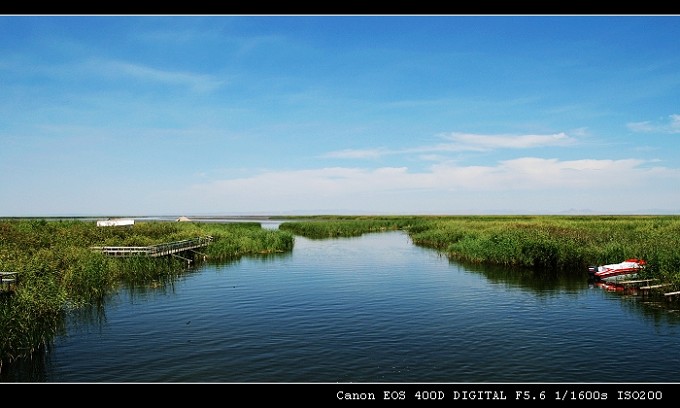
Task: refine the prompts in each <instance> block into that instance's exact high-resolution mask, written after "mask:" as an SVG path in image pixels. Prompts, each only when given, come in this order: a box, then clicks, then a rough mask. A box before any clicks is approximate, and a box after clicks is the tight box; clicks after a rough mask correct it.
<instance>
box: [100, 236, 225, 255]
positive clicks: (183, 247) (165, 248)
mask: <svg viewBox="0 0 680 408" xmlns="http://www.w3.org/2000/svg"><path fill="white" fill-rule="evenodd" d="M210 242H212V237H211V236H206V237H198V238H192V239H185V240H182V241H175V242H167V243H163V244H158V245H151V246H103V247H99V246H95V247H90V249H92V250H93V251H97V252H101V253H103V254H106V255H108V256H114V257H128V256H149V257H153V258H156V257H159V256H166V255H173V254H176V253H179V252H184V251H189V250H192V249H198V248H203V247H206V246H208V245H209V244H210Z"/></svg>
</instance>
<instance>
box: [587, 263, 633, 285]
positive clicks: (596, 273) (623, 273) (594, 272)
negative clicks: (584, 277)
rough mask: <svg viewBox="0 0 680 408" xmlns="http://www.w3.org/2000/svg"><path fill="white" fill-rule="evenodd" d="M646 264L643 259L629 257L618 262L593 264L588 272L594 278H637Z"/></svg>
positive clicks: (617, 280) (606, 280) (616, 279)
mask: <svg viewBox="0 0 680 408" xmlns="http://www.w3.org/2000/svg"><path fill="white" fill-rule="evenodd" d="M644 265H645V262H644V261H642V260H638V259H628V260H626V261H624V262H621V263H618V264H609V265H600V266H591V267H589V268H588V273H589V276H590V277H591V278H592V279H594V280H599V281H603V282H619V281H623V280H630V279H635V278H637V276H638V273H639V272H640V271H641V270H642V268H644Z"/></svg>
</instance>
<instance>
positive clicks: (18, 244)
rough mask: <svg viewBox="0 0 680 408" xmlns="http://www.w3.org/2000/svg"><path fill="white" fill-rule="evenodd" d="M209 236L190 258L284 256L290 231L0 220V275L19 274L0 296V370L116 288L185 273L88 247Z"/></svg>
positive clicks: (173, 264) (171, 264) (165, 262)
mask: <svg viewBox="0 0 680 408" xmlns="http://www.w3.org/2000/svg"><path fill="white" fill-rule="evenodd" d="M203 236H212V237H213V241H212V244H211V245H209V246H208V247H207V248H204V249H205V254H204V256H200V257H198V260H203V258H204V257H205V259H206V260H208V261H210V260H225V259H231V258H235V257H240V256H243V255H248V254H256V253H270V252H283V251H289V250H291V249H292V248H293V243H294V237H293V234H292V233H290V232H286V231H277V230H264V229H262V228H261V226H260V224H259V223H243V224H225V223H173V222H139V223H136V224H134V225H133V226H131V227H97V226H96V223H95V222H85V221H79V220H75V221H71V220H68V221H64V220H62V221H47V220H44V219H22V220H0V271H17V272H19V283H18V285H16V288H15V290H14V292H13V293H2V295H1V296H0V369H2V364H3V362H8V361H9V362H11V361H13V360H16V359H18V358H21V357H27V356H30V355H31V354H32V353H34V352H35V351H36V350H38V349H40V348H42V347H44V346H46V345H48V344H49V342H50V341H51V339H52V338H53V336H54V335H55V334H56V333H58V332H59V331H60V330H61V329H62V327H63V321H64V319H63V317H64V314H65V313H67V312H69V311H70V310H73V309H81V308H83V307H86V306H92V305H99V304H101V302H103V300H104V298H105V297H106V295H107V294H110V293H111V292H112V291H114V290H116V289H117V288H118V287H119V286H120V285H121V284H123V285H126V286H128V287H131V286H137V285H140V284H144V283H146V282H152V281H159V280H160V281H167V280H169V279H173V278H174V277H176V276H177V275H179V274H181V273H183V272H184V271H185V270H186V263H185V262H184V261H182V260H180V259H176V258H173V257H163V258H147V257H141V256H140V257H130V258H110V257H107V256H106V255H104V254H101V253H98V252H95V251H92V250H91V249H90V247H92V246H150V245H156V244H161V243H166V242H173V241H180V240H184V239H191V238H196V237H203Z"/></svg>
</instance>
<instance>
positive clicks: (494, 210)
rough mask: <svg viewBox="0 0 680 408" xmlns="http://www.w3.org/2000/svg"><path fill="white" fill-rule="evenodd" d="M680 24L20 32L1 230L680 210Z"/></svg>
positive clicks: (565, 19)
mask: <svg viewBox="0 0 680 408" xmlns="http://www.w3.org/2000/svg"><path fill="white" fill-rule="evenodd" d="M678 38H680V17H676V16H587V17H580V16H579V17H577V16H12V15H6V16H0V92H1V95H2V98H0V174H2V176H1V177H0V216H63V215H66V216H70V215H84V216H90V215H93V216H105V215H230V214H233V215H240V214H330V213H333V214H350V213H370V214H500V213H503V214H505V213H510V214H561V213H565V212H571V213H603V214H619V213H656V212H662V213H678V212H679V211H680V162H679V161H678V157H680V41H678Z"/></svg>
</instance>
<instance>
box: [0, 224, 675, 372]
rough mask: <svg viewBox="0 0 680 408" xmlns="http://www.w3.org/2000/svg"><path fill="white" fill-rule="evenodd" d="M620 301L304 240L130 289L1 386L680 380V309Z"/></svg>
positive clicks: (570, 284) (546, 282)
mask: <svg viewBox="0 0 680 408" xmlns="http://www.w3.org/2000/svg"><path fill="white" fill-rule="evenodd" d="M617 295H618V294H617V293H610V292H607V291H604V290H601V289H600V288H596V287H593V286H592V285H589V284H588V282H587V281H586V280H584V279H579V277H578V276H571V277H569V276H561V275H546V274H537V273H534V272H531V271H517V270H512V271H511V270H507V269H504V268H489V267H480V266H468V265H465V266H464V265H461V264H458V263H455V262H450V261H449V260H448V259H447V258H446V257H445V256H441V255H440V254H438V253H437V252H436V251H433V250H429V249H425V248H419V247H416V246H414V245H412V244H411V242H410V240H409V239H408V237H407V236H406V234H404V233H401V232H385V233H376V234H367V235H364V236H362V237H357V238H338V239H328V240H308V239H305V238H302V237H296V244H295V248H294V250H293V251H292V252H291V253H284V254H270V255H258V256H252V257H244V258H241V259H239V260H236V261H233V262H225V263H220V264H211V263H206V264H203V265H199V266H197V267H196V269H195V270H192V271H190V272H188V273H186V274H183V275H181V276H179V277H178V278H176V279H173V280H172V281H169V282H162V283H159V284H157V285H154V286H145V287H125V288H122V289H121V290H120V291H119V292H118V293H116V294H115V295H114V296H112V297H111V298H109V299H107V300H106V304H105V305H104V307H103V308H100V309H94V310H90V311H82V312H80V313H78V314H74V315H71V316H70V317H69V320H68V328H69V329H68V334H67V335H66V336H62V337H60V338H58V339H57V340H56V341H55V343H54V345H53V346H52V347H50V349H49V350H47V351H46V353H44V355H43V356H42V357H38V358H36V359H35V364H34V365H33V366H31V367H17V368H16V371H15V373H16V372H22V371H25V372H24V373H23V374H22V375H18V374H12V375H13V376H11V375H5V374H3V377H2V380H3V381H12V380H13V379H14V380H17V379H18V378H21V381H35V382H40V381H49V382H83V381H87V382H104V381H115V382H546V381H551V382H562V381H571V382H581V381H583V380H584V378H585V379H591V378H592V379H595V380H596V381H600V382H603V381H606V382H673V381H678V380H679V379H680V374H679V373H678V372H677V371H676V370H675V369H674V367H677V366H678V364H679V363H680V324H679V323H680V322H679V321H678V318H677V314H676V313H674V312H673V311H672V310H668V308H666V310H663V309H662V308H656V307H652V306H651V305H650V304H651V303H650V302H649V301H648V300H647V299H643V298H640V297H634V296H630V297H623V296H617ZM603 344H606V345H607V346H608V347H610V348H613V349H615V350H626V353H628V354H629V355H640V356H642V355H644V356H645V358H646V364H633V365H631V364H628V363H627V362H626V361H623V360H622V359H612V358H611V356H610V355H609V354H607V353H603V352H602V347H601V346H602V345H603Z"/></svg>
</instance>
